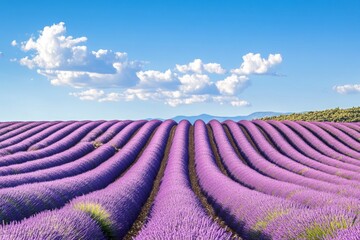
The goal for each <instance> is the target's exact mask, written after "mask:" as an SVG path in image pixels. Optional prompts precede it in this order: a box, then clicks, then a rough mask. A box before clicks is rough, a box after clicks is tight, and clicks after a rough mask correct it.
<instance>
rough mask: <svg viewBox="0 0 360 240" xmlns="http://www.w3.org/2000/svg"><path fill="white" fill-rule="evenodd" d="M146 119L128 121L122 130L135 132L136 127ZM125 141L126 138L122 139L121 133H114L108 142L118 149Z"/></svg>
mask: <svg viewBox="0 0 360 240" xmlns="http://www.w3.org/2000/svg"><path fill="white" fill-rule="evenodd" d="M146 122H147V121H145V120H138V121H135V122H132V123H130V124H129V125H128V126H129V127H126V128H125V129H124V130H123V131H124V133H126V134H129V135H132V134H135V132H136V131H138V129H139V128H140V127H141V126H143V125H144V124H145V123H146ZM125 142H126V139H124V138H123V137H122V136H121V135H116V136H115V137H113V138H112V139H111V140H110V141H109V142H108V144H109V145H111V146H114V147H115V148H116V149H120V148H121V147H122V146H123V145H124V144H125Z"/></svg>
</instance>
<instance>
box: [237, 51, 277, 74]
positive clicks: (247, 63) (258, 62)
mask: <svg viewBox="0 0 360 240" xmlns="http://www.w3.org/2000/svg"><path fill="white" fill-rule="evenodd" d="M242 59H243V63H242V64H241V66H240V68H237V69H232V70H231V72H232V73H234V74H239V75H250V74H253V73H255V74H265V73H267V72H268V71H269V69H270V68H271V67H273V66H274V65H277V64H279V63H281V62H282V57H281V55H280V54H270V55H269V57H268V59H264V58H261V55H260V53H257V54H254V53H248V54H246V55H244V56H243V57H242Z"/></svg>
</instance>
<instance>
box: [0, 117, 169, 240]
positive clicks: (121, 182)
mask: <svg viewBox="0 0 360 240" xmlns="http://www.w3.org/2000/svg"><path fill="white" fill-rule="evenodd" d="M174 125H175V122H174V121H170V120H169V121H166V122H164V123H163V124H161V125H160V127H159V128H158V130H157V131H156V133H155V135H154V136H153V138H152V139H151V142H150V143H149V145H148V146H147V148H146V149H145V151H144V152H143V154H142V155H141V157H140V158H139V159H138V161H137V162H136V163H135V164H134V165H133V166H132V167H131V168H130V169H129V171H127V172H126V173H125V174H124V175H123V176H122V177H121V178H118V179H117V180H116V181H115V182H113V183H112V184H110V185H109V186H108V187H106V188H104V189H102V190H99V191H95V192H93V193H90V194H87V195H85V196H81V197H78V198H76V199H74V200H73V201H71V202H70V204H68V205H67V206H65V207H64V208H63V209H61V210H55V211H52V212H47V213H44V214H42V215H38V216H35V217H33V218H30V219H34V221H36V220H37V221H39V220H40V221H44V219H47V218H49V216H59V215H61V214H62V212H63V211H65V210H66V211H68V212H78V211H82V212H84V213H85V214H87V215H88V216H90V217H92V218H93V219H95V220H96V221H97V224H98V225H99V226H100V227H101V229H102V231H103V233H104V234H105V236H106V237H107V238H111V239H121V238H122V237H124V236H125V235H126V233H127V231H128V230H129V229H130V227H131V225H132V223H133V222H134V221H135V220H136V218H137V216H138V214H139V212H140V211H141V207H142V205H143V204H144V203H145V201H146V199H147V198H148V196H149V194H150V192H151V189H152V184H153V181H154V179H155V177H156V174H157V172H158V169H159V167H160V163H161V160H162V158H163V154H164V150H165V147H166V144H167V142H168V141H167V139H168V137H169V132H170V130H171V128H172V127H173V126H174ZM139 134H142V132H141V130H140V132H139V133H138V134H137V135H139ZM125 148H126V146H125ZM26 221H27V220H25V221H24V222H25V223H24V224H23V223H22V222H21V223H19V224H17V229H22V228H23V227H27V225H26ZM85 228H87V226H84V225H82V226H81V228H80V230H82V231H85ZM3 229H5V230H7V232H8V233H9V235H10V236H12V235H15V234H16V232H15V231H16V230H13V229H15V228H14V225H13V226H9V227H8V226H5V227H3ZM94 230H95V231H96V232H97V230H98V229H94ZM20 231H21V230H20ZM61 238H63V236H61Z"/></svg>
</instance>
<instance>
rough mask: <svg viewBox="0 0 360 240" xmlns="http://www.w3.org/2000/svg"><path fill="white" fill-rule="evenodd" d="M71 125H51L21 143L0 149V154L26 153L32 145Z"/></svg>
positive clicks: (66, 123)
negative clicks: (3, 152)
mask: <svg viewBox="0 0 360 240" xmlns="http://www.w3.org/2000/svg"><path fill="white" fill-rule="evenodd" d="M71 123H72V122H60V123H57V124H54V125H51V126H50V127H48V128H46V129H44V130H41V131H40V132H38V133H36V134H34V135H33V134H32V133H31V134H30V135H29V137H25V138H24V139H23V140H22V141H20V142H18V143H16V144H11V145H10V146H7V147H6V148H3V149H1V150H0V152H2V151H5V152H8V153H11V154H13V153H16V152H20V151H26V150H27V149H28V148H29V147H30V146H31V145H33V144H34V143H37V142H39V141H41V140H43V139H44V138H46V137H48V136H49V135H51V134H53V133H55V132H56V131H58V130H59V129H62V128H64V127H66V126H68V125H69V124H71ZM34 130H35V129H34ZM20 135H21V134H20Z"/></svg>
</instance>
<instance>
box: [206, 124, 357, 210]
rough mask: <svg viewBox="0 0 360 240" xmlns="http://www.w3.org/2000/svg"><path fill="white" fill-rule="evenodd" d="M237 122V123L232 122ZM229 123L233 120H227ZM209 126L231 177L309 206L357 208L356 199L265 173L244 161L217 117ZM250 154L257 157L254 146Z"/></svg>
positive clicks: (246, 144)
mask: <svg viewBox="0 0 360 240" xmlns="http://www.w3.org/2000/svg"><path fill="white" fill-rule="evenodd" d="M232 123H233V124H234V125H236V123H234V122H232ZM227 124H229V125H230V124H231V123H229V122H227ZM210 126H211V128H212V129H213V131H214V140H215V142H216V145H217V149H218V151H219V154H220V156H221V160H222V162H223V164H224V166H225V168H226V169H227V171H228V172H229V173H230V175H231V177H232V178H233V179H235V180H236V181H238V182H239V183H241V184H242V185H244V186H247V187H248V188H251V189H255V190H257V191H259V192H262V193H265V194H268V195H273V196H278V197H281V198H284V199H288V200H293V201H296V202H298V203H300V204H302V205H304V206H308V207H313V208H314V207H322V206H325V205H328V204H331V205H334V204H337V205H338V207H339V208H344V209H348V208H349V206H351V207H352V208H353V209H354V210H355V209H357V206H358V205H359V204H360V201H357V200H356V199H347V198H344V197H342V198H341V197H339V196H338V195H335V194H329V193H323V192H319V191H315V190H312V189H309V188H306V187H302V186H299V185H296V184H292V183H289V182H283V181H279V180H276V179H273V178H270V177H267V176H264V175H262V174H260V173H258V172H257V171H255V170H254V169H251V168H250V167H249V166H247V165H245V164H244V163H243V162H242V161H241V160H240V159H239V157H238V156H237V154H236V152H235V150H234V149H233V147H232V146H231V144H230V142H229V140H228V138H227V136H226V134H225V132H224V129H223V127H222V125H221V124H220V123H219V122H218V121H214V120H212V121H211V122H210ZM241 147H242V148H251V144H250V143H249V142H246V141H242V146H241ZM246 154H247V156H248V157H249V158H251V157H254V158H256V157H258V156H257V153H256V151H255V150H253V151H252V152H251V151H248V152H247V153H246Z"/></svg>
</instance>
